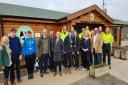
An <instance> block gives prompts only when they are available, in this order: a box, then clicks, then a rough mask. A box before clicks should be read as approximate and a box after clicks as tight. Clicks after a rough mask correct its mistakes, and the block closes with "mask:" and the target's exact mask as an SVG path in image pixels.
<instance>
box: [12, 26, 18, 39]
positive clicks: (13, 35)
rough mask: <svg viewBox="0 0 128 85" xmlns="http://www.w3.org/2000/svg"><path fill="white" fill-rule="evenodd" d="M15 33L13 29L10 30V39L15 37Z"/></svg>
mask: <svg viewBox="0 0 128 85" xmlns="http://www.w3.org/2000/svg"><path fill="white" fill-rule="evenodd" d="M16 32H17V30H16V29H15V28H12V29H11V37H15V36H16Z"/></svg>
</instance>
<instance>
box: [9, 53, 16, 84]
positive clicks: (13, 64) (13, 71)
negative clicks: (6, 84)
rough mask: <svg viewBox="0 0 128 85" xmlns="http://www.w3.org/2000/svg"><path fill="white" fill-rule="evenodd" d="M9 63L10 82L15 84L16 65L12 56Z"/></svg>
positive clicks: (14, 57) (12, 55)
mask: <svg viewBox="0 0 128 85" xmlns="http://www.w3.org/2000/svg"><path fill="white" fill-rule="evenodd" d="M11 61H12V64H11V66H10V81H11V83H14V82H15V69H14V68H15V65H16V56H15V55H14V54H11Z"/></svg>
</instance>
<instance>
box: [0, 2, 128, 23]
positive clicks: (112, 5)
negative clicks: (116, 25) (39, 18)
mask: <svg viewBox="0 0 128 85" xmlns="http://www.w3.org/2000/svg"><path fill="white" fill-rule="evenodd" d="M104 1H105V8H106V9H107V14H108V15H109V16H111V17H112V18H115V19H121V20H125V21H128V0H104ZM0 2H1V3H9V4H16V5H22V6H29V7H36V8H42V9H49V10H55V11H62V12H69V13H73V12H76V11H79V10H81V9H84V8H86V7H88V6H91V5H93V4H96V5H98V6H99V7H100V8H103V5H102V3H103V0H0Z"/></svg>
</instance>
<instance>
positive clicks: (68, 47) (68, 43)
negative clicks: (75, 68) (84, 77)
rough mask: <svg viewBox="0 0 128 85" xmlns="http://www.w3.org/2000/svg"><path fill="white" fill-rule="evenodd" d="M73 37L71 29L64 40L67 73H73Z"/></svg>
mask: <svg viewBox="0 0 128 85" xmlns="http://www.w3.org/2000/svg"><path fill="white" fill-rule="evenodd" d="M73 39H74V37H73V36H72V33H71V31H69V34H68V36H67V37H66V38H65V40H64V53H65V54H66V56H64V67H65V74H67V73H71V69H70V68H71V66H72V62H73V60H72V52H73Z"/></svg>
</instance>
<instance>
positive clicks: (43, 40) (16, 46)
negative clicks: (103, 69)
mask: <svg viewBox="0 0 128 85" xmlns="http://www.w3.org/2000/svg"><path fill="white" fill-rule="evenodd" d="M16 32H17V30H16V29H15V28H13V29H11V35H10V36H9V37H8V36H3V37H2V39H1V45H0V67H2V68H3V69H4V85H8V79H9V77H10V81H11V84H12V85H15V70H16V78H17V81H18V82H22V80H21V76H20V56H21V55H22V56H23V57H24V60H25V63H26V68H27V73H28V80H30V79H33V78H34V75H33V73H34V67H35V61H36V60H38V61H39V62H38V64H39V70H40V77H44V74H49V71H48V69H50V71H53V72H54V73H53V76H56V75H57V70H59V75H60V76H62V73H63V72H62V66H63V67H64V68H65V69H64V73H65V74H68V73H72V67H74V70H77V71H79V67H80V66H81V65H82V66H83V70H85V69H87V70H88V71H89V70H90V66H91V65H92V64H95V65H97V64H100V63H106V56H107V58H108V65H109V68H110V69H111V57H110V53H111V48H112V43H113V36H112V34H111V32H110V30H109V28H106V29H105V32H103V31H102V27H101V26H100V27H98V28H97V27H96V28H94V30H91V31H90V30H89V28H88V27H86V28H82V32H81V33H80V34H78V33H77V31H76V30H75V29H74V28H73V27H72V28H71V29H70V30H68V31H67V28H66V26H63V28H62V31H61V32H59V31H57V32H56V34H55V36H54V31H50V33H49V35H48V32H47V29H43V32H42V37H40V38H39V39H38V41H37V42H36V40H35V38H34V37H32V32H31V31H27V37H26V38H25V39H24V43H23V45H21V43H20V39H19V38H18V37H17V36H16ZM93 61H94V63H93ZM57 67H59V69H57Z"/></svg>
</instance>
